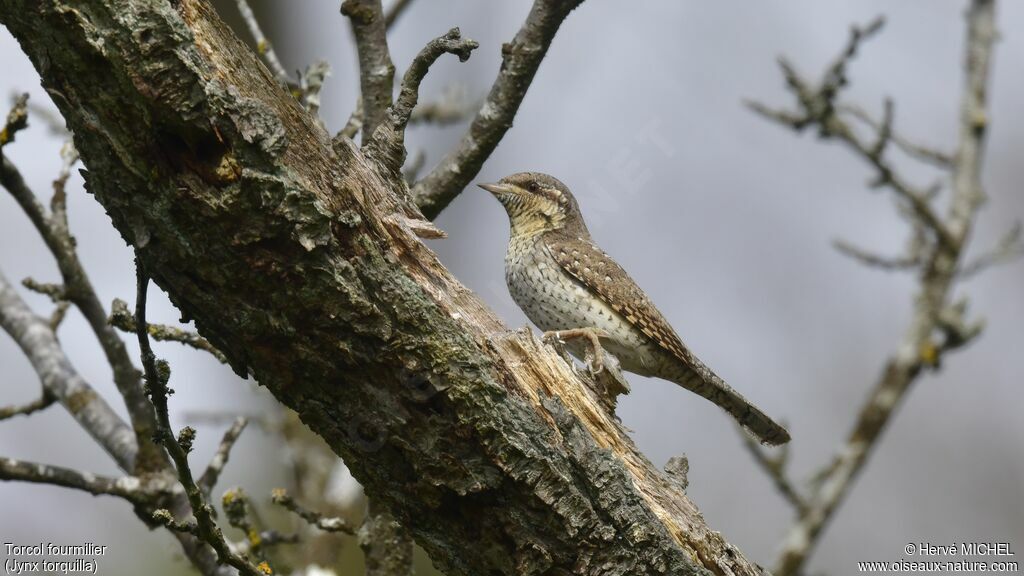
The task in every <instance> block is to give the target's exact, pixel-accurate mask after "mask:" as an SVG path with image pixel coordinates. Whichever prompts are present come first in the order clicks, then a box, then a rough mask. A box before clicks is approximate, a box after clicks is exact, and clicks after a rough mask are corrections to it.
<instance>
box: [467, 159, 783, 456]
mask: <svg viewBox="0 0 1024 576" xmlns="http://www.w3.org/2000/svg"><path fill="white" fill-rule="evenodd" d="M478 186H479V187H480V188H483V189H484V190H486V191H488V192H490V193H491V194H492V195H494V197H495V198H496V199H497V200H498V201H499V202H500V203H501V204H502V206H503V207H504V208H505V211H506V213H507V214H508V218H509V225H510V234H509V242H508V249H507V251H506V254H505V282H506V283H507V284H508V289H509V292H510V294H511V295H512V299H513V300H515V302H516V304H517V305H518V306H519V307H520V308H521V309H522V310H523V312H524V313H525V314H526V316H527V317H528V318H529V319H530V321H531V322H533V323H534V324H536V325H537V327H538V328H540V329H541V330H542V331H544V336H545V338H555V339H557V340H559V341H562V342H564V343H565V344H566V348H567V349H568V350H569V352H571V353H572V354H573V356H575V357H577V358H580V359H581V360H582V359H584V355H585V353H586V352H587V351H588V348H589V352H592V354H587V355H586V356H589V357H590V358H591V359H592V361H591V369H592V370H593V371H595V372H600V370H601V369H602V368H603V363H602V358H603V354H604V353H605V352H607V353H610V354H611V355H613V356H614V357H615V358H616V359H617V360H618V361H619V365H620V367H621V368H622V369H623V370H625V371H628V372H633V373H635V374H639V375H641V376H653V377H657V378H661V379H664V380H668V381H671V382H674V383H676V384H678V385H679V386H682V387H683V388H685V389H687V390H690V391H691V392H694V393H696V394H698V395H700V396H703V397H704V398H706V399H708V400H710V401H711V402H713V403H715V404H717V405H718V406H720V407H721V408H723V409H724V410H725V411H726V412H728V413H729V414H730V415H731V416H732V417H733V418H734V419H735V420H736V421H737V422H738V423H739V424H740V425H741V426H742V427H743V428H744V429H745V430H746V431H747V432H749V433H750V434H752V435H753V436H754V437H756V438H757V439H758V440H759V441H760V442H761V443H763V444H767V445H780V444H785V443H786V442H789V440H790V435H789V432H788V431H787V430H786V429H785V428H784V427H783V426H781V425H779V424H777V423H776V422H775V421H774V420H772V419H771V418H770V417H768V416H767V415H766V414H765V413H764V412H762V411H761V410H760V409H759V408H757V407H756V406H754V405H753V404H752V403H750V402H749V401H748V400H747V399H746V398H744V397H743V396H742V395H741V394H740V393H739V392H737V391H735V390H733V388H732V387H730V386H729V385H728V384H726V383H725V381H724V380H722V378H720V377H719V376H718V375H717V374H715V373H714V372H713V371H712V370H711V369H710V368H708V367H707V366H706V365H705V364H704V363H703V362H701V361H700V359H698V358H697V356H696V355H694V354H693V352H691V351H690V349H689V348H687V347H686V345H684V344H683V342H682V340H681V339H680V338H679V335H678V334H677V333H676V331H675V330H674V329H673V328H672V326H671V325H670V324H669V323H668V321H667V320H666V319H665V317H664V315H662V313H661V312H660V311H658V309H657V308H656V307H655V306H654V303H653V302H651V299H650V298H649V297H648V296H647V294H646V293H645V292H644V291H643V290H642V289H640V287H639V286H638V285H637V283H636V282H635V281H634V280H633V279H632V278H631V277H630V276H629V274H627V273H626V271H625V270H624V269H623V268H622V266H620V265H619V264H618V263H617V262H616V261H615V260H613V259H612V258H611V257H610V256H609V255H608V254H606V253H605V252H604V251H603V250H602V249H601V248H600V247H598V245H597V244H596V243H595V242H594V240H593V238H592V237H591V235H590V231H589V230H588V229H587V225H586V222H584V220H583V215H582V213H581V212H580V207H579V204H578V203H577V201H576V198H575V197H574V196H573V194H572V192H570V191H569V188H568V187H567V186H566V185H565V184H563V183H562V182H561V181H559V180H558V179H556V178H554V177H553V176H549V175H547V174H543V173H540V172H519V173H516V174H512V175H510V176H506V177H504V178H502V179H501V180H499V181H497V182H495V183H487V184H478Z"/></svg>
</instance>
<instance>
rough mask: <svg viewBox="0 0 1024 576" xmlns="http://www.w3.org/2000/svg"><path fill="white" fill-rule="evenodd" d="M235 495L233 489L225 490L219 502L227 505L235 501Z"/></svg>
mask: <svg viewBox="0 0 1024 576" xmlns="http://www.w3.org/2000/svg"><path fill="white" fill-rule="evenodd" d="M236 496H237V494H236V493H235V491H234V490H228V491H227V492H225V493H224V496H223V497H221V503H222V504H224V505H225V506H227V505H229V504H231V503H232V502H234V501H235V497H236Z"/></svg>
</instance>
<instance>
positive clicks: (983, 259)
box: [957, 222, 1024, 280]
mask: <svg viewBox="0 0 1024 576" xmlns="http://www.w3.org/2000/svg"><path fill="white" fill-rule="evenodd" d="M1021 257H1024V242H1021V223H1020V222H1016V223H1015V224H1014V225H1013V226H1012V227H1010V229H1009V230H1008V231H1007V232H1006V234H1004V235H1003V237H1002V238H1000V239H999V242H998V243H996V247H995V248H993V249H991V250H989V251H988V252H985V253H984V254H982V255H981V256H978V257H977V258H975V259H974V260H972V261H971V262H968V263H966V264H964V266H963V267H962V268H960V271H959V272H958V273H957V274H958V275H959V276H960V279H961V280H966V279H968V278H971V277H973V276H977V275H978V273H980V272H983V271H985V270H987V269H989V268H991V267H993V266H997V265H999V264H1006V263H1007V262H1012V261H1013V260H1016V259H1018V258H1021Z"/></svg>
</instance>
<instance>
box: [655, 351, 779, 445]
mask: <svg viewBox="0 0 1024 576" xmlns="http://www.w3.org/2000/svg"><path fill="white" fill-rule="evenodd" d="M689 364H690V366H688V367H686V368H685V371H684V373H683V374H681V375H680V376H679V377H678V378H673V381H674V382H675V383H676V384H679V385H680V386H682V387H683V388H686V389H687V390H690V391H691V392H694V393H696V394H700V395H701V396H703V397H705V398H707V399H708V400H710V401H712V402H714V403H715V404H717V405H719V406H721V407H722V408H723V409H724V410H725V411H726V412H728V413H729V414H731V415H732V417H733V418H735V419H736V422H738V423H739V425H740V426H742V427H743V429H744V430H746V431H747V432H749V433H750V434H752V435H753V436H754V437H755V438H757V440H758V441H760V442H761V443H762V444H767V445H769V446H778V445H780V444H785V443H786V442H789V440H790V438H789V432H788V431H787V430H786V429H785V428H783V427H782V426H781V425H780V424H778V423H777V422H775V421H774V420H772V419H771V418H769V417H768V415H767V414H765V413H764V412H762V411H761V409H760V408H758V407H757V406H754V405H753V404H752V403H751V402H750V401H749V400H747V399H746V398H744V397H743V395H742V394H740V393H739V392H737V391H735V390H733V389H732V387H731V386H729V385H728V384H726V383H725V381H724V380H722V379H721V378H719V376H718V375H717V374H715V373H714V372H712V371H711V369H710V368H708V367H707V366H705V365H704V364H703V363H702V362H701V361H700V360H697V359H696V358H691V359H690V362H689Z"/></svg>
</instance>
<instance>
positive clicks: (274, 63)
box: [235, 0, 288, 84]
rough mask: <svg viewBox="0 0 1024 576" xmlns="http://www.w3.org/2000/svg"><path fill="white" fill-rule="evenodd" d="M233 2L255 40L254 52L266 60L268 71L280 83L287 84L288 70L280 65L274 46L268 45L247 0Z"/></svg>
mask: <svg viewBox="0 0 1024 576" xmlns="http://www.w3.org/2000/svg"><path fill="white" fill-rule="evenodd" d="M235 2H236V4H238V12H239V13H240V14H241V15H242V20H244V21H245V25H246V27H248V28H249V33H250V34H252V38H253V40H255V41H256V52H257V53H259V55H260V56H262V57H263V61H264V62H266V64H267V67H268V68H270V72H271V73H272V74H273V75H274V77H275V78H277V81H278V82H280V83H281V84H287V83H288V72H287V71H286V70H285V69H284V66H282V65H281V61H280V60H278V58H277V52H274V47H273V46H271V45H270V41H269V40H267V37H266V36H265V35H264V34H263V30H262V29H261V28H260V23H259V20H257V19H256V15H255V14H253V11H252V8H251V7H250V6H249V2H248V0H235Z"/></svg>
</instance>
